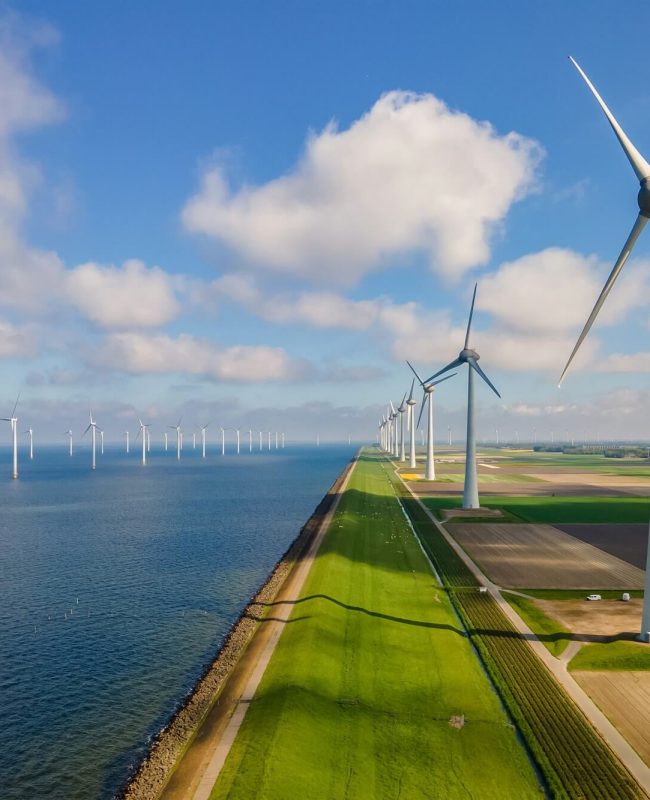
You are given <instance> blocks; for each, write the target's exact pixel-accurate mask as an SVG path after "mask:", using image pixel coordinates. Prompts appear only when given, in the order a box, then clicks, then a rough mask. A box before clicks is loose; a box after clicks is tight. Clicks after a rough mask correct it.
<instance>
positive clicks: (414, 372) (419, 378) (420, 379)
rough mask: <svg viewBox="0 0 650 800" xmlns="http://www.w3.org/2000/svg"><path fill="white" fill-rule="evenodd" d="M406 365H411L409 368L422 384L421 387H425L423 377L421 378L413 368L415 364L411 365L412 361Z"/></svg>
mask: <svg viewBox="0 0 650 800" xmlns="http://www.w3.org/2000/svg"><path fill="white" fill-rule="evenodd" d="M406 363H407V364H408V365H409V367H410V368H411V372H412V373H413V374H414V375H415V377H416V378H417V379H418V381H419V382H420V386H424V381H423V380H422V378H421V377H420V376H419V375H418V374H417V372H416V371H415V367H414V366H413V364H411V362H410V361H407V362H406Z"/></svg>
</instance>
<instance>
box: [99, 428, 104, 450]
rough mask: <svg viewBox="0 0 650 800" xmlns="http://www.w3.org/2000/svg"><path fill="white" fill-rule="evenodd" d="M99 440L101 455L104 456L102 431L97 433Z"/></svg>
mask: <svg viewBox="0 0 650 800" xmlns="http://www.w3.org/2000/svg"><path fill="white" fill-rule="evenodd" d="M99 440H100V441H101V443H102V444H101V453H102V455H104V431H103V430H101V429H100V431H99Z"/></svg>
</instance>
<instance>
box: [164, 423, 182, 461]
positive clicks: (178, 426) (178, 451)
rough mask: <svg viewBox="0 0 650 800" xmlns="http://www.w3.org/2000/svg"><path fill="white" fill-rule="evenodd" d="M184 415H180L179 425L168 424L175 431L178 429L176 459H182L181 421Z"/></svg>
mask: <svg viewBox="0 0 650 800" xmlns="http://www.w3.org/2000/svg"><path fill="white" fill-rule="evenodd" d="M182 420H183V417H180V419H179V420H178V425H168V426H167V427H168V428H171V429H172V430H173V431H176V460H177V461H180V460H181V436H182V434H181V422H182Z"/></svg>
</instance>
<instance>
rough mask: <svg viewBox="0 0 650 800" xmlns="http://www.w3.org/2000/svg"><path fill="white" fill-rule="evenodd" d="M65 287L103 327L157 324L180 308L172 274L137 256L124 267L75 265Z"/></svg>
mask: <svg viewBox="0 0 650 800" xmlns="http://www.w3.org/2000/svg"><path fill="white" fill-rule="evenodd" d="M66 290H67V294H68V297H69V299H70V302H72V304H73V305H74V306H75V307H76V308H77V309H78V310H79V311H81V313H82V314H84V315H85V316H86V317H88V319H90V320H92V321H93V322H95V323H96V324H98V325H100V326H101V327H103V328H149V327H158V326H161V325H164V324H165V323H167V322H169V321H170V320H172V319H173V318H174V317H175V316H176V315H177V314H178V313H179V310H180V306H179V303H178V301H177V299H176V296H175V294H174V286H173V279H172V278H171V276H170V275H168V274H167V273H166V272H164V271H163V270H161V269H160V268H159V267H151V268H147V267H146V266H145V264H143V263H142V261H137V260H135V259H133V260H130V261H126V262H125V263H124V264H123V265H122V266H121V267H115V266H102V265H100V264H94V263H88V264H82V265H81V266H78V267H75V269H73V270H71V271H70V272H69V273H68V274H67V276H66Z"/></svg>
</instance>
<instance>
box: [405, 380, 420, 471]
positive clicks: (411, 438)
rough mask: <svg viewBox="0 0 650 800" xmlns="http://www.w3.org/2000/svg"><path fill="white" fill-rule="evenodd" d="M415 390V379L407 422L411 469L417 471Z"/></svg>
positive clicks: (408, 406)
mask: <svg viewBox="0 0 650 800" xmlns="http://www.w3.org/2000/svg"><path fill="white" fill-rule="evenodd" d="M414 388H415V378H413V380H412V381H411V391H410V392H409V396H408V400H407V401H406V408H407V414H406V422H407V428H408V433H409V467H410V468H411V469H415V467H416V461H415V428H416V425H415V419H414V414H415V406H416V405H417V400H415V399H414V397H413V389H414Z"/></svg>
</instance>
